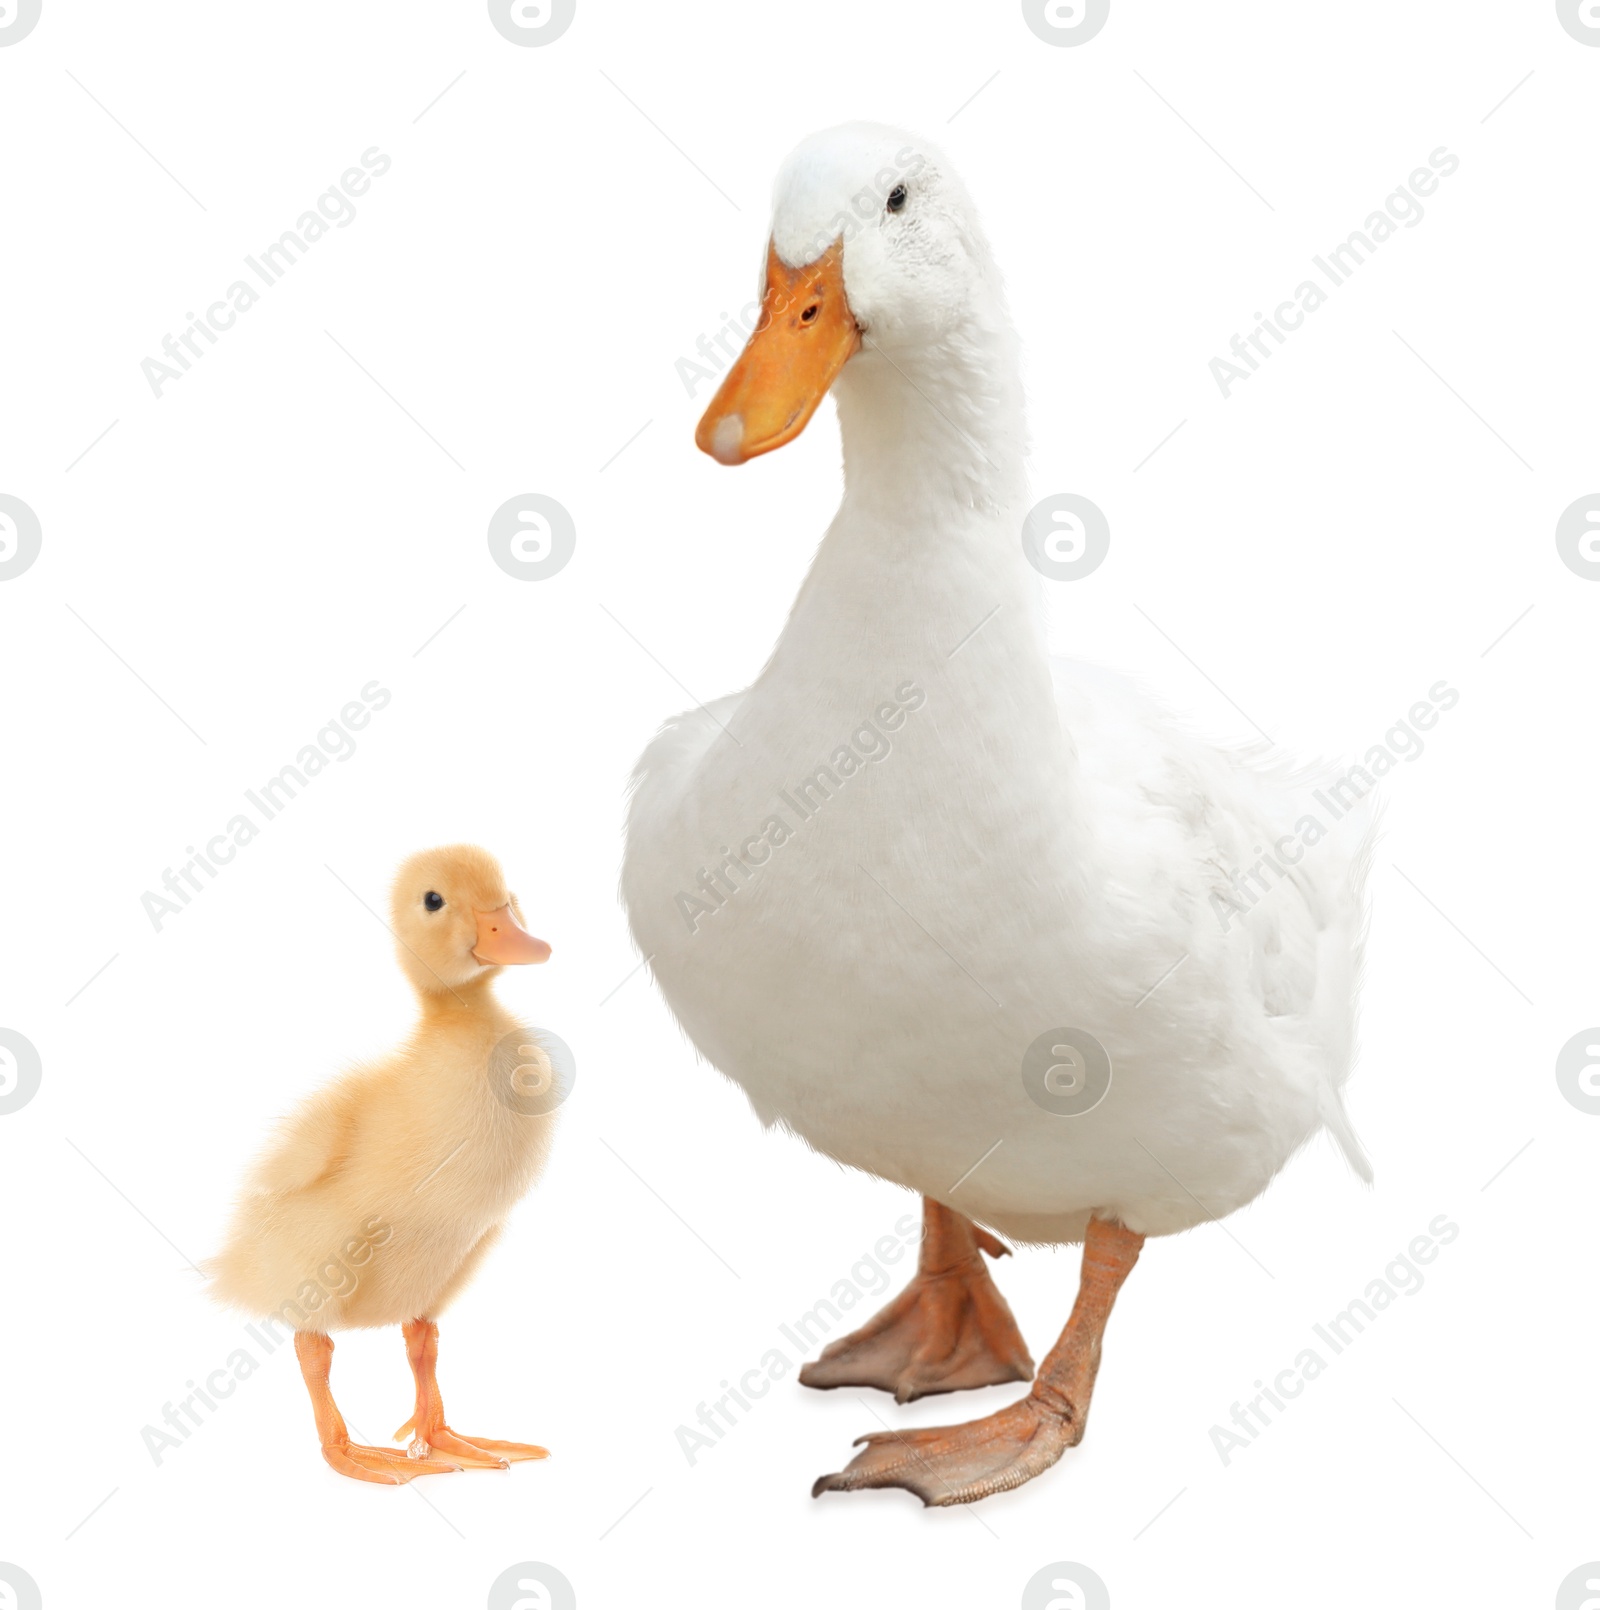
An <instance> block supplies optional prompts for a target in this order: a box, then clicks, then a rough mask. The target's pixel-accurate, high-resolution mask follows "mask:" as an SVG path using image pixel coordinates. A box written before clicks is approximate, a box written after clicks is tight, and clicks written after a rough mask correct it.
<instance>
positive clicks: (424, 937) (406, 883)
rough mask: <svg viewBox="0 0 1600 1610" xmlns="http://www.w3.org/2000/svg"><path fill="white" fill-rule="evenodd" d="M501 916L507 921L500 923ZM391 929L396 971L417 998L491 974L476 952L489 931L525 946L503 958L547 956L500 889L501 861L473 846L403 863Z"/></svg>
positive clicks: (450, 847)
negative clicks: (397, 961) (517, 938)
mask: <svg viewBox="0 0 1600 1610" xmlns="http://www.w3.org/2000/svg"><path fill="white" fill-rule="evenodd" d="M507 913H509V916H510V917H511V918H512V919H514V921H511V922H507V921H506V920H505V914H507ZM496 919H499V921H498V922H497V920H496ZM390 925H391V927H392V928H393V930H394V935H395V940H396V952H397V954H398V955H399V958H400V965H401V966H402V967H403V968H404V969H405V971H406V975H407V977H409V978H410V980H411V982H412V984H413V985H414V986H415V987H416V988H417V989H418V990H420V991H421V992H422V993H424V994H434V993H438V992H440V991H444V990H455V989H459V988H460V987H461V986H462V985H465V984H471V983H474V982H475V981H477V980H478V979H481V978H484V977H487V976H490V975H492V974H494V973H496V972H498V971H499V967H498V965H496V964H495V963H494V962H487V961H485V960H483V959H482V957H481V956H479V955H478V954H475V952H477V951H479V950H481V949H483V948H484V945H485V941H486V937H487V936H488V935H489V934H490V932H491V930H494V929H498V930H499V932H500V935H501V937H503V938H507V937H509V938H514V937H515V936H516V935H520V936H521V941H526V945H523V944H522V943H521V942H520V941H519V942H518V944H517V950H518V951H519V952H520V953H517V954H511V953H507V954H505V956H504V959H505V960H516V961H543V960H544V958H545V957H546V956H548V955H549V953H550V947H549V946H548V945H544V944H543V943H542V942H541V941H538V940H533V939H531V938H529V936H528V935H527V934H526V933H525V932H524V931H523V929H522V908H521V906H520V905H519V904H518V903H517V897H516V896H515V895H514V894H512V892H511V891H510V889H508V888H507V887H506V878H505V873H504V872H503V871H502V870H501V868H500V863H499V862H498V861H497V860H495V858H494V857H493V856H492V855H490V854H489V852H488V851H487V850H482V849H479V848H478V846H477V845H475V844H447V845H443V846H441V847H440V848H438V849H433V850H419V851H418V852H417V854H415V855H413V856H411V857H410V858H409V859H407V860H406V861H405V862H404V863H403V864H402V865H401V867H400V870H399V871H398V872H397V873H396V874H395V879H394V888H393V891H392V893H391V895H390ZM529 947H535V948H532V949H530V948H529ZM540 952H542V954H540Z"/></svg>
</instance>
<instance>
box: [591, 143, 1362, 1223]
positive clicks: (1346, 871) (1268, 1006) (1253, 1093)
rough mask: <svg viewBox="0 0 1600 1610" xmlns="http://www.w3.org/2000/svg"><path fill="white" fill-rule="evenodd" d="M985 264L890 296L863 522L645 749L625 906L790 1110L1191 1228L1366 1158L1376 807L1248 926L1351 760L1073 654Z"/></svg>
mask: <svg viewBox="0 0 1600 1610" xmlns="http://www.w3.org/2000/svg"><path fill="white" fill-rule="evenodd" d="M868 132H869V133H870V131H868ZM808 183H809V184H810V186H811V188H813V189H817V188H824V189H825V185H819V183H818V182H817V181H816V179H815V176H811V178H810V179H806V177H805V176H802V177H801V178H800V179H797V178H795V176H794V175H793V174H791V175H790V176H789V178H788V184H789V189H790V191H791V192H792V193H793V192H796V191H798V192H801V193H804V192H805V191H806V187H807V184H808ZM948 183H949V184H950V185H952V186H953V185H954V181H953V180H950V181H948ZM950 193H952V194H953V195H954V196H955V198H956V201H961V200H964V197H963V196H962V195H961V193H960V192H959V190H954V191H952V192H950ZM803 200H804V195H803V194H802V201H803ZM952 205H954V203H952ZM795 207H797V208H798V210H799V212H800V213H801V215H802V216H800V218H799V219H798V220H797V221H796V220H793V219H791V220H790V222H789V223H788V224H785V221H784V220H785V208H784V189H783V181H780V206H779V213H778V218H779V223H778V226H777V228H776V229H775V241H776V244H777V247H778V249H779V251H783V250H784V248H785V234H786V233H787V234H789V235H790V236H793V237H795V238H798V237H799V236H800V235H802V234H809V233H811V228H810V224H811V220H810V219H809V218H807V217H806V216H804V214H805V208H804V206H803V205H801V204H800V203H796V204H795ZM815 210H816V209H815V208H813V209H812V211H813V212H814V211H815ZM967 228H968V230H969V231H970V228H971V226H970V225H968V226H967ZM851 249H852V248H851V247H849V246H847V248H846V257H845V264H846V271H847V273H848V272H849V269H850V256H849V253H850V251H851ZM972 249H973V253H974V260H975V264H976V266H975V267H974V268H973V269H972V270H971V272H970V275H969V277H968V278H967V279H966V281H965V282H964V283H963V284H962V286H961V288H960V289H961V298H960V299H961V301H962V306H961V309H960V317H959V318H956V317H954V316H953V315H952V313H951V309H950V308H948V307H946V308H944V309H943V310H941V315H940V317H939V318H938V319H937V320H935V321H933V322H932V323H931V324H930V325H928V326H927V327H922V328H917V329H914V330H913V329H909V328H906V327H904V326H903V325H902V326H900V327H897V325H896V322H895V320H894V318H893V317H892V316H891V311H890V309H889V308H888V307H887V306H886V307H885V308H884V310H882V311H881V312H875V313H874V314H873V322H872V324H870V325H868V329H869V336H868V340H867V346H866V350H864V351H862V352H861V353H860V354H859V355H858V356H856V357H855V358H853V359H851V360H850V362H849V364H848V366H847V367H846V368H845V370H844V372H843V374H842V376H841V377H840V380H839V383H838V386H837V388H836V390H837V395H838V399H839V412H840V420H841V427H842V431H843V437H844V446H845V469H846V492H845V496H844V501H843V504H842V506H841V508H840V510H839V513H838V515H837V517H836V518H835V520H834V522H833V525H832V526H831V528H830V529H829V531H828V533H827V535H826V537H825V539H824V541H823V543H822V546H821V549H820V550H819V552H818V555H817V558H816V561H815V563H814V565H813V567H812V570H811V573H810V575H809V576H808V578H807V580H806V583H805V585H804V587H803V589H802V591H801V593H800V596H799V598H798V600H797V602H796V604H795V608H794V611H793V614H792V616H791V618H790V620H789V623H788V625H787V627H786V629H785V630H784V632H783V635H782V637H781V638H780V640H779V642H778V646H777V648H776V651H775V652H774V654H773V657H772V659H771V661H770V663H769V664H768V665H767V667H766V668H765V670H764V671H763V672H762V673H761V675H760V677H759V678H758V679H757V680H756V682H755V683H754V684H753V685H752V686H751V687H750V688H749V689H747V690H746V691H745V692H744V693H742V694H738V695H734V696H732V697H730V698H727V699H724V700H721V701H719V702H718V703H716V704H714V705H712V706H711V707H709V708H708V709H707V710H703V711H695V712H691V713H688V714H685V715H683V716H680V717H678V718H677V719H675V720H674V721H672V722H669V723H668V725H667V726H666V728H665V729H664V730H663V731H662V732H661V734H660V735H659V736H658V737H657V738H656V739H655V741H654V742H653V743H652V744H651V745H650V747H649V748H648V749H647V750H646V752H645V754H644V756H643V757H642V759H641V761H640V763H639V767H638V772H637V775H636V779H635V792H634V796H633V802H632V807H631V811H630V816H629V822H628V835H627V852H626V859H625V864H624V870H623V879H622V885H623V894H624V898H625V900H626V903H627V908H628V913H629V918H630V921H631V924H632V928H633V932H634V936H635V939H636V940H637V943H638V945H639V947H640V949H641V950H642V952H643V953H644V954H645V955H646V956H648V957H649V958H650V959H651V967H652V969H653V971H654V973H655V976H656V978H657V980H658V982H659V983H660V985H661V988H662V991H663V993H664V994H665V996H666V999H667V1001H668V1003H669V1004H670V1006H671V1008H672V1010H673V1011H674V1013H675V1014H676V1015H677V1017H678V1019H679V1021H680V1022H681V1023H682V1025H683V1027H684V1028H685V1030H686V1031H687V1033H688V1034H689V1036H690V1038H691V1039H692V1040H693V1042H694V1044H695V1045H696V1046H697V1047H698V1048H699V1050H700V1051H701V1052H702V1053H703V1054H704V1055H705V1056H706V1057H707V1059H708V1060H709V1061H711V1062H712V1063H713V1064H714V1065H715V1066H716V1067H718V1068H720V1069H721V1070H722V1071H723V1072H724V1073H725V1074H727V1075H728V1076H729V1077H730V1078H732V1079H734V1080H735V1081H736V1082H737V1083H738V1084H739V1085H741V1086H742V1087H743V1089H744V1090H745V1091H746V1093H747V1094H748V1095H749V1097H750V1100H751V1102H752V1103H753V1104H754V1106H755V1109H756V1111H757V1113H758V1114H759V1115H760V1117H761V1118H762V1119H763V1121H764V1122H766V1123H768V1124H774V1123H777V1124H782V1125H784V1126H786V1127H788V1128H790V1129H792V1130H793V1131H794V1132H795V1133H797V1134H799V1135H801V1136H802V1137H804V1138H805V1139H806V1140H807V1141H808V1142H810V1143H811V1144H812V1145H813V1146H815V1147H816V1148H817V1149H818V1150H820V1151H822V1152H824V1153H826V1154H827V1155H829V1156H830V1157H833V1158H836V1159H838V1160H839V1161H840V1162H842V1163H846V1164H850V1165H852V1166H854V1167H858V1168H862V1169H865V1170H867V1171H869V1172H871V1173H873V1174H876V1175H879V1176H882V1177H883V1178H885V1179H890V1180H895V1181H897V1182H899V1183H901V1184H903V1185H906V1186H908V1187H910V1188H912V1189H914V1190H916V1191H919V1192H922V1193H923V1194H925V1195H928V1196H931V1197H933V1198H935V1199H937V1200H940V1201H943V1202H946V1203H947V1204H949V1205H950V1206H952V1207H955V1208H957V1209H959V1210H960V1211H961V1212H962V1213H965V1214H967V1215H968V1216H969V1217H972V1218H975V1219H977V1220H980V1221H982V1222H983V1223H985V1224H988V1225H991V1226H993V1227H994V1228H995V1229H996V1230H998V1231H1000V1232H1001V1233H1002V1234H1007V1235H1010V1236H1012V1237H1015V1238H1017V1239H1021V1240H1029V1241H1043V1242H1058V1241H1067V1240H1075V1239H1078V1238H1080V1237H1081V1235H1082V1233H1083V1229H1084V1226H1085V1224H1086V1222H1087V1220H1088V1218H1089V1216H1090V1215H1091V1214H1092V1213H1093V1214H1098V1215H1099V1216H1100V1217H1102V1218H1113V1219H1116V1220H1119V1221H1120V1222H1121V1223H1123V1224H1124V1225H1126V1226H1127V1227H1128V1228H1129V1229H1131V1230H1135V1231H1138V1232H1141V1233H1146V1234H1161V1233H1166V1232H1171V1231H1176V1230H1181V1229H1185V1228H1188V1227H1190V1226H1193V1225H1195V1224H1197V1223H1200V1222H1203V1221H1204V1220H1207V1219H1210V1218H1215V1217H1220V1216H1221V1215H1224V1214H1226V1213H1228V1212H1230V1211H1232V1210H1233V1209H1235V1208H1238V1207H1240V1206H1242V1205H1243V1204H1245V1203H1247V1202H1249V1201H1250V1200H1251V1199H1252V1198H1253V1197H1255V1196H1256V1195H1257V1194H1258V1193H1259V1192H1260V1191H1261V1190H1262V1189H1263V1188H1264V1187H1265V1186H1266V1184H1267V1183H1268V1181H1269V1180H1270V1179H1271V1178H1272V1177H1273V1175H1274V1174H1275V1173H1276V1172H1277V1171H1278V1169H1279V1168H1281V1167H1282V1166H1283V1164H1284V1162H1285V1161H1286V1160H1287V1159H1288V1158H1289V1157H1290V1156H1291V1154H1292V1153H1293V1152H1294V1151H1295V1150H1296V1149H1297V1148H1298V1147H1300V1146H1301V1145H1302V1144H1303V1143H1304V1142H1305V1141H1306V1140H1307V1139H1308V1138H1309V1137H1310V1136H1311V1135H1313V1134H1314V1133H1315V1132H1316V1130H1317V1129H1318V1128H1319V1127H1321V1126H1322V1125H1324V1124H1326V1125H1327V1126H1328V1127H1329V1128H1330V1129H1332V1130H1333V1131H1334V1133H1335V1134H1336V1136H1337V1137H1338V1138H1339V1139H1340V1141H1341V1143H1342V1144H1343V1145H1344V1146H1345V1149H1346V1152H1347V1154H1349V1155H1350V1156H1351V1158H1352V1161H1353V1162H1356V1164H1357V1166H1358V1167H1362V1166H1363V1165H1362V1163H1361V1162H1360V1160H1359V1159H1360V1154H1359V1150H1358V1149H1357V1148H1356V1145H1355V1142H1354V1140H1353V1137H1351V1136H1350V1133H1349V1130H1348V1127H1347V1125H1346V1124H1345V1122H1344V1118H1343V1111H1342V1108H1341V1106H1340V1101H1339V1094H1338V1092H1339V1089H1340V1086H1341V1085H1342V1084H1343V1082H1344V1080H1345V1077H1346V1075H1347V1073H1348V1071H1349V1066H1350V1060H1351V1049H1352V1041H1353V1028H1354V990H1355V979H1356V975H1357V972H1358V967H1359V949H1360V942H1361V931H1362V926H1363V917H1362V909H1363V908H1362V897H1361V891H1360V875H1361V869H1362V865H1363V849H1364V843H1365V840H1366V838H1367V836H1368V827H1367V823H1366V821H1365V819H1364V817H1361V816H1360V813H1359V812H1357V813H1352V814H1351V815H1349V816H1347V817H1346V818H1345V819H1344V820H1343V821H1342V822H1340V823H1339V824H1338V825H1337V827H1336V829H1335V830H1334V832H1333V833H1332V834H1331V835H1330V836H1329V837H1327V838H1325V839H1323V840H1322V841H1321V842H1320V843H1318V844H1316V845H1315V846H1314V847H1312V848H1310V849H1307V850H1305V851H1304V853H1303V855H1302V856H1301V857H1300V859H1299V863H1298V865H1296V866H1294V867H1292V868H1291V867H1289V866H1288V863H1287V861H1286V860H1283V859H1282V858H1281V857H1278V859H1279V860H1280V864H1281V865H1283V866H1284V867H1285V869H1286V872H1287V875H1286V876H1285V877H1283V878H1282V879H1281V880H1279V879H1277V878H1276V875H1275V874H1274V876H1273V881H1274V883H1275V887H1273V888H1272V889H1271V890H1270V892H1268V893H1266V894H1265V895H1264V896H1262V897H1261V898H1260V899H1259V900H1258V902H1257V903H1256V904H1255V905H1254V906H1252V907H1251V909H1250V910H1249V911H1248V912H1247V913H1245V912H1241V911H1239V910H1236V909H1231V908H1233V907H1238V906H1240V905H1242V904H1243V902H1242V901H1241V899H1240V896H1239V893H1238V886H1237V885H1236V884H1234V883H1233V882H1232V881H1230V880H1231V877H1232V875H1234V874H1237V873H1244V872H1246V871H1247V869H1249V868H1251V867H1253V866H1256V865H1257V864H1258V863H1259V862H1260V861H1261V854H1262V850H1263V849H1265V850H1266V851H1268V852H1269V853H1271V852H1273V847H1274V845H1275V844H1276V843H1277V841H1279V840H1280V839H1282V838H1283V836H1284V835H1286V834H1289V833H1290V832H1291V830H1292V829H1293V827H1294V825H1295V822H1296V819H1297V818H1300V817H1303V816H1304V815H1305V813H1306V809H1307V807H1306V804H1305V800H1306V799H1307V797H1308V794H1307V790H1308V788H1309V787H1310V786H1312V785H1313V784H1314V782H1315V779H1306V778H1303V777H1302V778H1296V777H1292V776H1291V775H1290V774H1288V773H1287V772H1286V771H1284V770H1283V769H1281V768H1276V769H1275V768H1273V767H1271V766H1269V765H1267V764H1265V763H1264V762H1258V761H1253V760H1250V759H1247V758H1245V757H1243V756H1241V755H1236V754H1233V753H1230V752H1226V751H1222V750H1218V749H1216V748H1212V747H1209V746H1207V745H1205V744H1203V743H1200V742H1197V741H1196V740H1194V739H1193V738H1191V737H1190V736H1189V735H1187V734H1186V733H1185V732H1184V731H1183V730H1182V729H1181V728H1180V727H1179V725H1178V724H1177V723H1176V722H1175V721H1174V720H1173V719H1172V718H1170V717H1169V716H1168V715H1166V714H1165V713H1163V712H1162V711H1161V710H1160V709H1159V708H1158V707H1157V706H1155V705H1154V704H1153V703H1151V702H1150V701H1149V700H1148V699H1147V698H1145V697H1144V696H1143V695H1142V694H1141V693H1140V692H1139V691H1138V690H1137V689H1136V688H1134V687H1133V686H1131V685H1130V684H1129V683H1127V682H1126V681H1125V680H1123V679H1122V678H1120V677H1118V676H1115V675H1113V674H1111V673H1109V672H1105V671H1100V670H1096V669H1094V668H1091V667H1088V666H1084V665H1079V664H1075V663H1071V662H1064V661H1059V660H1058V661H1052V660H1051V658H1050V657H1049V655H1048V653H1047V651H1046V649H1045V646H1044V637H1043V632H1042V627H1041V623H1040V620H1039V618H1038V604H1039V582H1038V578H1037V577H1036V575H1035V573H1034V572H1033V571H1032V569H1031V568H1030V567H1029V566H1028V564H1027V562H1026V559H1025V557H1024V554H1023V549H1022V544H1021V530H1022V522H1023V517H1024V514H1025V512H1026V509H1027V506H1028V498H1027V495H1026V492H1025V486H1024V481H1023V477H1022V474H1021V468H1020V466H1021V457H1022V452H1023V425H1022V415H1021V404H1020V395H1019V390H1018V386H1017V383H1016V365H1015V352H1014V344H1013V341H1012V338H1011V335H1010V330H1009V325H1008V324H1007V321H1006V317H1005V312H1004V306H1003V300H1002V298H1001V295H1000V291H999V287H998V283H997V281H996V279H995V277H994V275H993V271H992V269H990V268H989V266H988V261H987V254H986V250H984V249H983V248H982V245H981V239H978V240H976V241H975V242H974V243H973V244H972ZM933 289H934V290H935V291H936V292H937V291H940V290H943V292H944V294H945V297H946V300H947V301H950V300H953V297H952V295H951V293H950V292H949V291H948V288H945V287H939V286H935V287H934V288H933ZM857 294H858V293H857V290H856V288H855V285H854V284H852V287H851V293H850V295H851V303H852V306H855V305H856V304H857ZM870 299H871V293H870V290H868V291H865V292H863V293H862V295H861V300H862V301H863V302H866V303H869V304H870ZM863 322H864V323H866V321H865V320H863ZM874 335H876V337H877V340H876V341H874V339H873V336H874ZM897 336H898V337H899V338H900V339H899V342H898V344H897V341H896V337H897ZM752 540H757V539H756V538H755V536H754V534H752ZM852 765H853V766H854V770H853V771H852V770H851V767H852ZM820 767H825V768H827V771H825V772H823V773H822V774H821V776H820V780H818V774H819V768H820ZM808 779H812V780H813V781H812V782H811V784H810V786H809V788H806V789H804V790H803V789H802V785H803V784H805V783H806V782H807V780H808ZM775 823H776V825H774V824H775ZM1293 847H1295V846H1291V848H1293ZM707 871H708V872H709V873H710V874H711V876H709V877H702V873H703V872H707ZM1214 897H1216V898H1214ZM1063 1027H1070V1028H1076V1029H1081V1030H1087V1031H1088V1032H1089V1033H1091V1034H1092V1035H1093V1036H1094V1037H1095V1038H1096V1039H1098V1040H1099V1041H1100V1042H1101V1044H1103V1045H1104V1046H1105V1048H1106V1050H1107V1052H1108V1053H1109V1055H1110V1058H1111V1063H1112V1068H1113V1076H1112V1082H1111V1085H1110V1089H1109V1091H1108V1092H1107V1094H1106V1095H1105V1097H1104V1099H1103V1100H1102V1101H1101V1102H1100V1103H1099V1104H1098V1105H1097V1106H1095V1107H1094V1108H1093V1110H1091V1111H1088V1112H1085V1113H1081V1114H1078V1115H1076V1116H1061V1115H1058V1114H1056V1113H1053V1112H1050V1111H1046V1110H1045V1109H1044V1108H1043V1107H1041V1105H1039V1104H1038V1103H1037V1102H1036V1101H1035V1100H1034V1099H1033V1098H1032V1097H1030V1095H1029V1093H1028V1091H1027V1089H1026V1088H1025V1086H1024V1082H1023V1078H1022V1065H1023V1059H1024V1054H1025V1052H1027V1050H1028V1048H1029V1047H1030V1045H1032V1044H1033V1042H1034V1041H1035V1040H1036V1039H1038V1037H1039V1036H1040V1035H1041V1034H1044V1033H1045V1032H1046V1031H1049V1030H1052V1029H1056V1028H1063Z"/></svg>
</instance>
